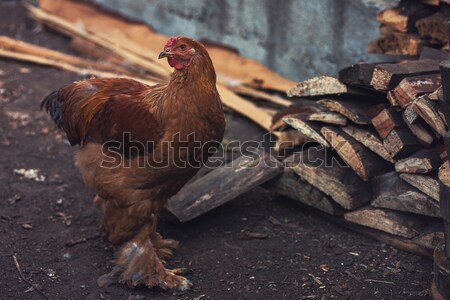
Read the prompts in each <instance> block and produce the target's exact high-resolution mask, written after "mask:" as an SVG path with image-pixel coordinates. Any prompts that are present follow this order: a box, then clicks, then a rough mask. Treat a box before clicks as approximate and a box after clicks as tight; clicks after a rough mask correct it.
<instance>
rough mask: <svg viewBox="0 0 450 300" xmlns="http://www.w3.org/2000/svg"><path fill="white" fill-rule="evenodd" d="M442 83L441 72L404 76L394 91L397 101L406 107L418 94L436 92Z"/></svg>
mask: <svg viewBox="0 0 450 300" xmlns="http://www.w3.org/2000/svg"><path fill="white" fill-rule="evenodd" d="M440 85H441V75H440V74H430V75H422V76H414V77H408V78H404V79H403V80H402V81H401V82H400V83H399V85H398V86H396V87H395V89H394V90H393V93H394V94H395V98H396V99H397V102H398V103H399V104H400V105H401V106H402V107H403V108H404V107H406V106H408V105H409V104H411V102H413V101H414V99H416V98H417V97H418V96H422V95H424V94H427V93H432V92H434V91H435V90H436V89H437V88H439V86H440Z"/></svg>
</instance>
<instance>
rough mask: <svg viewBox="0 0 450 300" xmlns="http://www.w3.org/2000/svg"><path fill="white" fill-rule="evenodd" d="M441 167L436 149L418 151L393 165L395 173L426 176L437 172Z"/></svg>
mask: <svg viewBox="0 0 450 300" xmlns="http://www.w3.org/2000/svg"><path fill="white" fill-rule="evenodd" d="M441 165H442V160H441V158H440V157H439V153H438V151H437V150H436V149H434V148H431V149H420V150H419V151H417V152H416V153H414V154H413V155H411V156H409V157H407V158H404V159H402V160H399V161H398V162H396V163H395V171H396V172H398V173H413V174H426V173H430V172H434V171H437V170H438V169H439V167H440V166H441Z"/></svg>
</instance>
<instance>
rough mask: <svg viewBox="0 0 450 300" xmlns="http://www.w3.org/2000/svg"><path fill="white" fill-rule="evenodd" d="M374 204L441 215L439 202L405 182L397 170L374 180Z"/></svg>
mask: <svg viewBox="0 0 450 300" xmlns="http://www.w3.org/2000/svg"><path fill="white" fill-rule="evenodd" d="M371 184H372V190H373V194H374V197H373V200H372V203H371V204H372V206H375V207H380V208H388V209H393V210H397V211H404V212H410V213H415V214H419V215H425V216H431V217H439V216H440V213H439V202H438V201H436V200H434V199H433V198H431V197H428V196H427V195H425V194H424V193H421V192H420V191H419V190H418V189H416V188H414V187H412V186H410V185H409V184H407V183H406V182H404V181H403V180H402V179H401V178H400V176H399V174H397V173H396V172H389V173H386V174H384V175H381V176H377V177H375V178H374V179H373V180H372V181H371Z"/></svg>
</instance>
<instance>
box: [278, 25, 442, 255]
mask: <svg viewBox="0 0 450 300" xmlns="http://www.w3.org/2000/svg"><path fill="white" fill-rule="evenodd" d="M408 28H409V27H408ZM426 51H427V53H425V54H426V55H424V56H423V58H422V59H417V60H409V61H402V62H399V63H382V64H368V63H360V64H355V65H352V66H349V67H347V68H345V69H343V70H341V71H340V72H339V76H338V77H337V78H332V77H325V76H319V77H316V78H311V79H309V80H307V81H304V82H300V83H298V84H297V85H296V86H294V87H293V88H291V89H290V90H289V91H288V92H287V94H288V95H289V96H290V97H292V99H296V98H309V99H312V100H314V101H315V103H314V104H315V105H317V106H319V107H321V109H322V110H323V111H324V112H325V111H327V112H330V113H335V114H338V115H340V116H341V118H345V122H341V123H340V124H336V122H330V121H329V120H327V119H321V120H313V119H312V118H310V117H309V116H310V114H309V113H305V112H302V113H300V114H295V113H286V115H285V116H284V117H283V120H284V122H285V123H286V124H288V125H289V126H290V127H291V128H294V129H297V130H298V131H300V132H301V133H302V134H303V135H304V136H307V137H308V138H309V139H310V140H312V142H309V143H306V144H304V145H303V147H302V149H301V150H302V151H301V152H297V153H295V154H294V155H292V156H290V157H287V158H286V159H285V161H284V164H285V167H286V168H285V172H284V174H283V175H282V176H281V177H279V178H277V179H275V181H274V182H273V183H272V185H271V187H272V188H274V189H275V190H276V191H278V192H279V193H280V194H283V195H285V196H288V197H290V198H293V199H295V200H297V201H300V202H302V203H304V204H306V205H309V206H312V207H314V208H315V209H317V210H319V211H321V212H323V215H325V216H328V217H329V218H330V219H332V220H334V221H337V222H339V223H341V224H344V225H345V226H347V227H350V228H353V229H355V228H356V229H357V230H359V231H361V230H362V231H366V233H367V231H370V232H372V233H373V235H374V236H375V237H377V238H380V239H383V238H389V240H390V242H391V243H393V244H396V243H397V245H399V247H401V248H404V249H406V250H410V251H414V252H416V253H419V252H421V253H426V254H427V255H428V256H430V257H431V256H432V253H433V250H434V248H435V246H436V244H437V243H438V242H439V241H440V240H441V239H442V237H443V234H442V224H441V223H442V220H441V213H440V208H439V199H440V187H439V181H438V171H439V168H440V167H441V166H442V165H443V163H444V161H446V160H447V153H446V151H445V147H444V142H443V136H444V135H445V134H446V132H447V130H448V129H447V128H448V127H447V120H446V118H445V116H444V109H445V107H443V105H442V104H441V98H442V94H443V92H442V88H441V84H442V80H441V73H440V63H441V62H442V60H443V58H445V55H441V54H442V53H441V51H440V50H439V51H437V52H433V54H430V53H431V52H430V51H429V50H426ZM291 111H293V110H292V109H291ZM286 112H288V111H286ZM305 190H307V191H308V194H309V195H305V194H306V193H304V192H303V193H302V192H301V191H305ZM393 241H395V242H393ZM419 248H420V249H421V250H417V249H419Z"/></svg>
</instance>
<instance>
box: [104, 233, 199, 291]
mask: <svg viewBox="0 0 450 300" xmlns="http://www.w3.org/2000/svg"><path fill="white" fill-rule="evenodd" d="M115 264H116V266H115V267H114V269H113V270H112V271H111V272H110V273H108V274H105V275H102V276H100V278H98V280H97V284H98V286H99V287H107V286H109V285H111V284H113V283H116V282H120V283H125V284H127V285H128V286H129V287H131V288H134V287H137V286H139V285H146V286H147V287H155V286H158V287H160V288H162V289H174V290H179V291H186V290H188V289H189V288H190V287H191V286H192V283H191V282H190V281H189V280H188V279H186V278H185V277H183V276H179V274H182V273H184V272H185V269H173V270H170V269H166V268H165V267H164V265H163V263H162V261H161V260H160V258H159V257H158V254H157V249H155V247H154V245H153V243H152V242H151V241H150V240H147V241H145V242H142V243H139V242H128V243H126V244H125V245H124V246H123V247H122V249H121V250H120V251H119V252H118V253H117V256H116V260H115Z"/></svg>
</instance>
